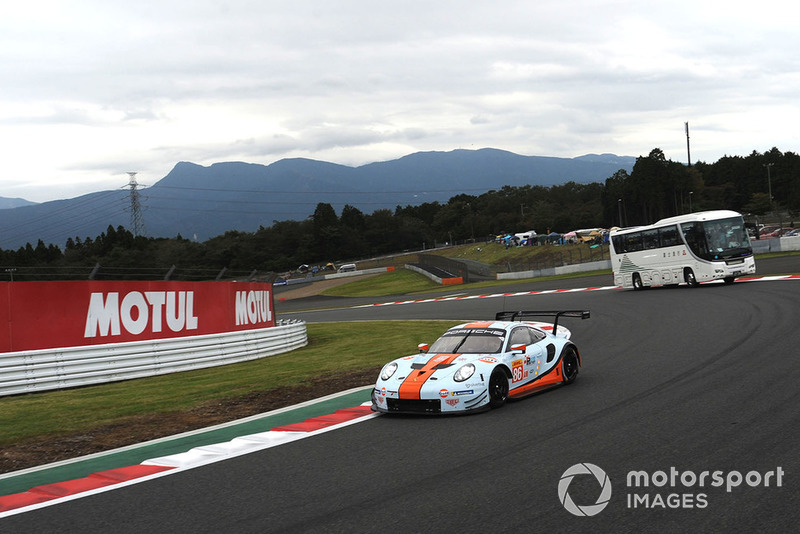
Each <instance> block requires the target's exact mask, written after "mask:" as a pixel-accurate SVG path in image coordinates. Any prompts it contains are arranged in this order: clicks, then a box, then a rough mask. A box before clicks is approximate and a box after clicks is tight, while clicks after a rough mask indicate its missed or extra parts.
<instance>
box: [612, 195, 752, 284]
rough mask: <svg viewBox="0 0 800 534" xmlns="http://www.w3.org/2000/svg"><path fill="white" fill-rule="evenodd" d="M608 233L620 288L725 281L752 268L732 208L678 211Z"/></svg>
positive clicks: (744, 235) (744, 233) (749, 250)
mask: <svg viewBox="0 0 800 534" xmlns="http://www.w3.org/2000/svg"><path fill="white" fill-rule="evenodd" d="M609 237H610V239H609V241H610V242H611V246H610V252H611V268H612V270H613V271H614V283H615V284H616V285H619V286H622V287H627V288H630V287H632V288H633V289H635V290H639V289H642V288H645V287H648V286H655V285H677V284H680V283H682V282H685V283H687V284H689V285H690V286H692V287H696V286H698V285H699V284H700V283H701V282H707V281H709V280H723V281H724V282H725V283H726V284H730V283H732V282H733V281H734V279H735V278H736V277H738V276H743V275H747V274H754V273H755V272H756V262H755V259H754V258H753V249H752V247H751V246H750V238H749V237H748V236H747V229H746V228H745V225H744V219H743V218H742V215H741V214H739V213H736V212H735V211H728V210H718V211H703V212H698V213H689V214H687V215H679V216H677V217H670V218H668V219H662V220H660V221H658V222H657V223H655V224H652V225H650V226H637V227H634V228H622V229H618V230H612V231H611V233H610V236H609Z"/></svg>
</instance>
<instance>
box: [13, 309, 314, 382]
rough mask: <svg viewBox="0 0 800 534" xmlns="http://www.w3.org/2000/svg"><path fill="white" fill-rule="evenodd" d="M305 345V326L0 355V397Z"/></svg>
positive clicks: (193, 366)
mask: <svg viewBox="0 0 800 534" xmlns="http://www.w3.org/2000/svg"><path fill="white" fill-rule="evenodd" d="M307 344H308V334H307V331H306V323H305V322H302V321H296V322H288V323H283V322H279V324H278V325H276V326H273V327H270V328H262V329H256V330H244V331H238V332H225V333H221V334H208V335H200V336H191V337H181V338H168V339H153V340H147V341H132V342H127V343H113V344H104V345H93V346H83V347H69V348H58V349H44V350H30V351H20V352H7V353H2V354H0V396H3V395H14V394H20V393H34V392H40V391H48V390H54V389H61V388H71V387H77V386H88V385H95V384H102V383H106V382H114V381H119V380H129V379H133V378H144V377H150V376H156V375H162V374H167V373H175V372H179V371H189V370H195V369H204V368H207V367H215V366H218V365H227V364H230V363H237V362H243V361H248V360H255V359H259V358H264V357H267V356H274V355H276V354H281V353H284V352H288V351H291V350H294V349H297V348H300V347H303V346H305V345H307Z"/></svg>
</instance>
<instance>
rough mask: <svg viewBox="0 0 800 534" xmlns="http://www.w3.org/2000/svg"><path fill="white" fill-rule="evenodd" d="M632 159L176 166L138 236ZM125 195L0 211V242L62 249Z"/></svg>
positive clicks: (452, 156)
mask: <svg viewBox="0 0 800 534" xmlns="http://www.w3.org/2000/svg"><path fill="white" fill-rule="evenodd" d="M634 163H635V158H633V157H619V156H615V155H612V154H603V155H586V156H581V157H578V158H551V157H540V156H520V155H518V154H514V153H511V152H506V151H502V150H496V149H489V148H485V149H480V150H454V151H452V152H420V153H416V154H410V155H408V156H404V157H402V158H399V159H396V160H392V161H386V162H379V163H371V164H368V165H363V166H361V167H348V166H344V165H337V164H334V163H328V162H323V161H315V160H309V159H284V160H280V161H278V162H275V163H273V164H271V165H259V164H253V163H243V162H225V163H216V164H214V165H210V166H207V167H204V166H200V165H196V164H193V163H190V162H180V163H178V164H177V165H175V167H174V168H173V169H172V170H171V171H170V172H169V173H168V174H167V175H166V176H165V177H164V178H162V179H161V180H159V181H158V182H157V183H155V184H154V185H153V186H152V187H148V188H144V189H141V190H140V204H141V206H142V208H143V211H142V213H143V218H144V222H145V232H144V233H145V235H148V236H150V237H175V236H177V235H179V234H180V235H181V236H183V237H185V238H189V239H195V240H198V241H205V240H207V239H209V238H211V237H214V236H217V235H221V234H223V233H225V232H226V231H229V230H238V231H245V232H251V231H254V230H256V229H258V228H259V227H260V226H264V227H268V226H271V225H272V223H273V221H283V220H304V219H305V218H307V217H308V216H309V215H311V214H312V213H313V212H314V209H315V208H316V206H317V204H318V203H320V202H325V203H329V204H331V205H332V206H333V207H334V209H335V210H336V211H337V212H340V211H341V209H342V207H343V206H344V205H346V204H349V205H351V206H355V207H356V208H358V209H360V210H361V211H363V212H365V213H372V212H374V211H375V210H378V209H390V210H394V208H395V207H396V206H406V205H418V204H421V203H423V202H433V201H439V202H446V201H447V200H448V199H449V198H451V197H453V196H455V195H457V194H460V193H467V194H475V195H478V194H481V193H483V192H486V191H488V190H490V189H499V188H501V187H503V186H505V185H509V186H520V185H527V184H530V185H543V186H550V185H557V184H562V183H565V182H568V181H574V182H578V183H590V182H602V181H604V180H605V179H606V178H608V177H610V176H611V175H613V174H614V173H615V172H616V171H618V170H620V169H625V170H627V171H629V172H630V171H631V169H632V168H633V164H634ZM129 206H130V199H129V192H128V191H126V190H123V189H118V190H113V191H101V192H97V193H91V194H88V195H83V196H80V197H77V198H73V199H68V200H58V201H53V202H45V203H41V204H35V205H29V206H21V207H17V208H14V209H0V228H3V233H2V234H1V235H0V248H3V249H16V248H18V247H21V246H24V245H25V244H26V243H31V244H33V245H35V244H36V242H37V241H38V240H39V239H41V240H42V241H43V242H44V243H45V244H46V245H47V244H55V245H57V246H59V247H63V246H64V244H65V242H66V240H67V239H68V238H70V237H72V238H76V237H79V238H81V239H85V238H86V237H92V238H93V237H95V236H98V235H100V233H102V232H104V231H105V230H106V228H108V226H109V225H112V226H114V227H117V226H124V227H126V228H131V224H130V220H131V214H130V210H129Z"/></svg>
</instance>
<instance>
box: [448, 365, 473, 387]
mask: <svg viewBox="0 0 800 534" xmlns="http://www.w3.org/2000/svg"><path fill="white" fill-rule="evenodd" d="M473 374H475V366H474V365H473V364H471V363H466V364H464V365H462V366H461V367H459V369H458V371H456V374H454V375H453V380H455V381H456V382H463V381H464V380H466V379H467V378H469V377H471V376H472V375H473Z"/></svg>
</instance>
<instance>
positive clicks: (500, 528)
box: [0, 256, 800, 533]
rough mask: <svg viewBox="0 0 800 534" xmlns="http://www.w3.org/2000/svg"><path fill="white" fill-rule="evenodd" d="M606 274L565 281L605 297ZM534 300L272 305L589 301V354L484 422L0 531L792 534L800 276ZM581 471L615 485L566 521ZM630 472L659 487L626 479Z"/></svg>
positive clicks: (590, 494) (353, 315) (797, 486)
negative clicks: (567, 501)
mask: <svg viewBox="0 0 800 534" xmlns="http://www.w3.org/2000/svg"><path fill="white" fill-rule="evenodd" d="M758 267H759V275H766V274H771V273H773V272H774V273H798V272H800V257H798V256H795V257H792V258H790V259H779V260H776V261H770V260H767V261H762V262H759V265H758ZM608 278H609V277H608V276H606V277H603V278H602V279H597V280H592V279H585V278H584V279H578V280H577V281H575V280H572V281H569V282H565V281H562V282H561V283H558V284H557V285H558V286H560V287H561V288H565V287H568V286H570V285H571V286H573V287H578V288H580V287H600V286H606V285H609V284H610V280H608ZM581 281H583V283H581ZM541 289H550V288H549V287H544V286H543V285H531V286H526V285H515V286H513V287H510V288H505V289H504V290H499V291H498V290H492V291H491V293H488V294H487V295H492V296H486V297H484V298H470V299H460V300H432V301H430V302H424V303H405V304H392V305H386V306H365V307H352V306H353V304H359V305H364V304H369V303H364V302H355V301H352V300H349V301H338V303H337V302H333V301H326V303H325V305H326V306H331V305H333V306H332V308H333V309H328V310H325V311H305V312H302V311H291V310H289V309H286V308H284V310H283V311H281V309H280V308H278V312H279V314H285V315H287V316H296V317H301V318H306V319H307V320H309V321H312V320H313V321H318V320H354V319H390V318H447V319H461V318H465V319H472V318H486V317H489V316H491V315H493V313H494V312H495V311H496V310H498V309H502V308H505V309H589V310H591V312H592V318H591V319H590V320H588V321H579V320H571V321H569V323H568V324H567V323H566V322H565V323H564V324H565V325H567V326H568V327H569V328H570V329H571V330H572V332H573V340H574V341H575V342H576V343H577V344H578V346H579V347H580V348H581V352H582V356H583V363H584V366H583V368H582V369H581V373H580V376H579V377H578V380H577V381H576V382H575V383H574V384H573V385H570V386H567V387H561V388H557V389H554V390H550V391H547V392H544V393H541V394H538V395H535V396H532V397H528V398H527V399H524V400H521V401H517V402H511V403H509V404H507V405H506V406H504V407H503V408H502V409H500V410H495V411H491V412H487V413H482V414H476V415H469V416H463V417H449V418H439V417H437V418H432V417H389V416H381V417H377V418H373V419H369V420H368V421H365V422H363V423H359V424H354V425H351V426H347V427H344V428H341V429H339V430H336V431H332V432H327V433H324V434H320V435H317V436H314V437H311V438H308V439H304V440H300V441H297V442H293V443H289V444H286V445H281V446H278V447H274V448H271V449H267V450H264V451H260V452H256V453H251V454H248V455H245V456H239V457H236V458H233V459H230V460H227V461H223V462H219V463H215V464H210V465H207V466H203V467H198V468H195V469H190V470H186V471H180V472H177V473H175V474H173V475H170V476H165V477H162V478H156V479H153V480H148V481H145V482H142V483H139V484H134V485H131V486H127V487H123V488H119V489H116V490H114V491H109V492H105V493H99V494H96V495H91V496H88V497H84V498H80V499H76V500H72V501H68V502H62V503H59V504H56V505H53V506H49V507H46V508H42V509H39V510H34V511H31V512H27V513H22V514H19V515H13V516H10V517H7V518H4V519H2V520H0V531H2V532H4V533H5V532H106V531H113V532H119V533H122V532H146V531H151V532H221V531H225V532H292V533H295V532H320V533H321V532H326V533H330V532H381V533H393V532H403V533H406V532H452V531H458V532H484V531H489V530H491V531H496V532H529V531H540V530H554V531H567V530H570V531H580V532H583V531H593V532H597V531H613V532H679V531H683V532H704V531H705V532H790V531H795V530H796V524H797V523H798V521H799V520H800V511H798V509H797V507H796V503H797V502H798V500H799V499H800V453H798V449H797V447H798V443H800V409H799V408H800V389H798V383H800V351H798V346H800V330H799V329H798V309H800V308H799V306H798V303H799V302H800V280H781V281H778V280H776V281H753V282H737V283H735V284H733V285H732V286H723V285H722V284H713V285H712V284H709V285H704V286H702V287H700V288H697V289H690V288H688V287H680V288H677V289H665V288H654V289H651V290H647V291H641V292H633V291H623V290H618V289H609V290H596V291H575V292H560V293H536V294H526V295H523V296H510V295H511V294H512V293H519V292H525V291H539V290H541ZM450 292H451V293H454V291H452V290H451V291H450ZM498 295H504V296H498ZM309 304H310V301H306V302H304V303H297V304H295V306H297V308H298V309H300V308H302V307H303V306H306V307H308V306H309ZM337 304H338V305H337ZM287 308H288V305H287ZM416 342H417V340H412V341H411V343H410V344H411V345H412V346H415V345H416ZM584 463H591V464H594V465H596V466H598V467H599V468H601V469H602V470H604V471H605V473H606V474H607V475H608V480H609V481H610V484H611V488H612V492H611V497H610V500H609V501H608V504H607V506H606V507H605V508H604V509H603V510H602V511H600V512H599V513H597V515H594V516H592V517H576V516H573V515H572V514H571V513H569V512H568V511H567V510H566V509H565V507H564V506H563V505H562V503H561V501H560V499H559V492H558V488H559V481H560V480H561V479H562V476H563V475H564V473H565V472H566V471H567V470H568V469H569V468H570V467H572V466H574V465H577V464H584ZM631 472H639V473H640V474H641V473H645V474H647V476H648V478H649V479H650V481H651V484H650V485H649V486H648V487H641V486H640V487H636V486H635V485H634V484H633V483H629V482H630V480H631V479H630V477H629V474H630V473H631ZM662 473H663V476H662ZM704 473H706V474H705V476H704ZM715 473H718V474H717V476H718V477H719V480H721V481H722V482H721V486H718V485H715V484H714V483H713V480H714V478H712V477H713V476H714V475H715ZM770 473H771V474H770ZM768 474H770V477H769V478H768V479H767V475H768ZM737 475H739V476H738V477H737ZM765 479H766V480H768V481H769V485H768V486H766V484H765ZM700 480H703V485H702V486H701V485H700ZM737 480H738V485H735V484H736V482H737ZM566 481H567V482H568V481H569V480H566ZM655 484H659V485H655ZM562 486H564V487H566V488H567V489H568V496H569V498H571V499H572V501H573V502H574V503H577V504H578V505H579V506H586V505H593V504H595V502H596V500H597V499H598V496H599V495H600V488H601V487H600V484H599V483H598V481H597V480H596V479H595V478H594V477H593V476H590V475H578V476H576V477H574V478H573V479H572V481H571V484H569V485H568V486H566V485H564V484H562ZM728 490H730V491H728ZM634 504H635V506H634Z"/></svg>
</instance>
